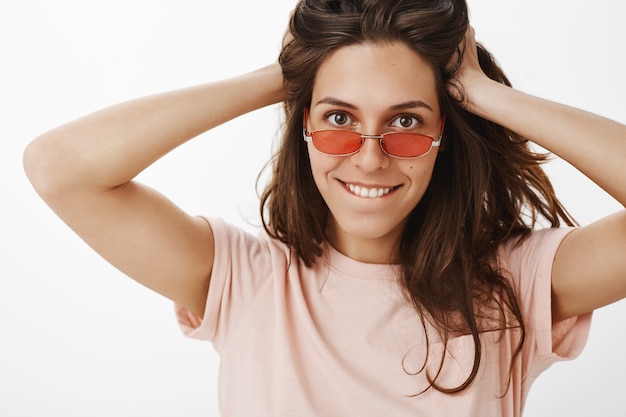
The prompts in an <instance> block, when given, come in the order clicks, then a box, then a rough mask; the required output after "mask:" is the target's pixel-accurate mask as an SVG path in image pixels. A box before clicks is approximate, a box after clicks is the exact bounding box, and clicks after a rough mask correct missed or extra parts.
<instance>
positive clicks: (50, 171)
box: [22, 134, 63, 201]
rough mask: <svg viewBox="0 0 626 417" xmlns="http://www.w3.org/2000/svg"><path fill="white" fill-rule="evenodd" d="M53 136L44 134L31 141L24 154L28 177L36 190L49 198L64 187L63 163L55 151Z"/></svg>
mask: <svg viewBox="0 0 626 417" xmlns="http://www.w3.org/2000/svg"><path fill="white" fill-rule="evenodd" d="M50 139H51V138H50V137H48V136H47V134H44V135H42V136H40V137H38V138H36V139H34V140H33V141H32V142H30V143H29V144H28V145H27V146H26V149H25V150H24V153H23V155H22V164H23V167H24V172H25V173H26V177H27V178H28V180H29V181H30V183H31V184H32V186H33V188H34V189H35V191H36V192H37V193H38V194H39V195H40V196H41V197H42V198H43V199H44V200H46V201H47V200H48V199H49V198H51V197H52V196H54V195H55V194H57V192H58V190H59V189H61V188H63V181H62V178H63V177H62V175H60V171H62V164H61V163H60V161H59V155H58V154H57V152H55V151H54V146H52V144H51V143H50V142H52V141H51V140H50Z"/></svg>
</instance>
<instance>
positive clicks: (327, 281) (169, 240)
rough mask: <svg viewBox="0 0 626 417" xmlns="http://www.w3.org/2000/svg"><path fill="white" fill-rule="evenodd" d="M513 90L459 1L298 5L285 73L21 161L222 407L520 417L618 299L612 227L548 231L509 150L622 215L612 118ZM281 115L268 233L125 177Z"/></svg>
mask: <svg viewBox="0 0 626 417" xmlns="http://www.w3.org/2000/svg"><path fill="white" fill-rule="evenodd" d="M507 84H508V82H507V80H506V77H505V76H504V75H503V74H502V72H501V71H500V69H499V68H498V67H497V65H496V64H495V63H494V61H493V60H492V58H491V57H490V55H489V54H488V53H487V52H486V51H485V50H484V49H483V48H482V47H477V46H476V44H475V41H474V36H473V31H472V29H471V27H470V26H469V23H468V17H467V8H466V5H465V3H464V2H463V1H458V0H456V1H450V0H447V1H446V0H440V1H416V0H412V1H410V0H397V1H374V0H369V1H367V0H362V1H356V0H353V1H341V2H339V1H320V0H308V1H300V2H299V3H298V5H297V6H296V8H295V11H294V14H293V16H292V20H291V23H290V31H289V34H288V36H287V37H286V40H285V44H284V47H283V51H282V53H281V56H280V59H279V64H272V65H270V66H267V67H265V68H262V69H259V70H257V71H254V72H252V73H249V74H246V75H243V76H240V77H237V78H233V79H229V80H225V81H221V82H217V83H211V84H207V85H202V86H198V87H194V88H189V89H185V90H180V91H174V92H171V93H167V94H162V95H158V96H153V97H148V98H144V99H139V100H136V101H133V102H129V103H124V104H121V105H118V106H114V107H112V108H109V109H105V110H103V111H100V112H98V113H95V114H93V115H90V116H87V117H85V118H83V119H80V120H78V121H76V122H73V123H70V124H68V125H66V126H62V127H60V128H58V129H56V130H54V131H51V132H49V133H47V134H44V135H43V136H41V137H40V138H38V139H37V140H35V141H34V142H33V143H32V144H31V145H30V146H29V148H28V149H27V151H26V153H25V166H26V170H27V173H28V175H29V178H30V179H31V181H32V182H33V184H34V186H35V188H36V189H37V190H38V192H39V193H40V194H41V195H42V197H43V198H44V199H45V200H46V201H47V202H48V204H50V206H51V207H52V208H53V209H54V210H55V211H56V212H57V213H58V214H59V215H60V216H61V217H62V218H63V219H64V220H65V221H66V222H67V223H68V225H69V226H70V227H71V228H72V229H74V230H75V231H76V232H77V233H78V234H79V235H80V236H81V237H82V238H83V239H84V240H85V241H86V242H87V243H88V244H90V245H91V246H92V247H93V248H94V249H95V250H97V251H98V252H99V253H100V254H101V255H102V256H104V257H105V258H106V259H108V260H109V261H110V262H111V263H112V264H114V265H115V266H117V267H118V268H119V269H121V270H122V271H124V272H125V273H126V274H128V275H129V276H131V277H132V278H134V279H136V280H137V281H139V282H141V283H143V284H144V285H146V286H148V287H149V288H152V289H153V290H155V291H157V292H159V293H161V294H163V295H164V296H166V297H168V298H170V299H171V300H173V301H174V302H176V303H177V306H178V310H177V312H178V317H179V320H180V322H181V325H182V326H183V328H184V330H185V331H186V332H187V334H189V335H190V336H193V337H199V338H204V339H208V340H211V341H212V342H213V343H214V345H215V347H216V349H217V350H218V351H219V353H220V355H221V364H222V365H221V371H220V402H221V409H222V412H223V413H224V415H246V416H251V415H299V416H307V415H325V416H326V415H338V416H340V415H341V416H343V415H357V414H358V415H399V416H402V415H407V416H408V415H441V416H448V415H455V416H459V415H460V416H462V415H467V416H476V415H481V416H483V415H502V416H515V415H520V414H521V412H522V409H523V404H524V400H525V398H526V394H527V392H528V389H529V388H530V385H531V383H532V381H533V380H534V378H535V377H536V376H537V375H538V374H539V373H540V372H541V371H543V370H544V369H545V368H547V367H548V366H549V365H550V364H551V363H553V362H554V361H556V360H559V359H562V358H568V357H574V356H576V355H577V354H578V353H579V352H580V350H581V349H582V346H583V344H584V342H585V339H586V333H587V330H588V325H589V320H590V313H591V312H592V311H593V310H594V309H596V308H598V307H600V306H603V305H606V304H609V303H611V302H613V301H616V300H618V299H621V298H623V297H625V296H626V261H624V259H623V256H621V254H622V252H623V249H624V247H625V240H626V233H624V231H625V229H626V215H625V214H624V212H620V213H618V214H616V215H614V216H611V217H608V218H606V219H603V220H601V221H599V222H597V223H595V224H592V225H589V226H586V227H581V228H573V227H563V228H559V226H560V225H561V223H564V224H565V225H566V226H573V225H574V222H573V220H572V219H570V217H569V216H568V215H567V212H566V211H565V210H564V209H563V207H562V206H561V204H560V203H559V202H558V200H557V199H556V197H555V195H554V192H553V191H552V188H551V185H550V182H549V180H548V179H547V178H546V176H545V175H544V174H543V171H542V170H541V167H540V163H541V162H542V161H543V157H542V156H539V155H535V154H533V153H532V152H530V151H529V148H528V142H527V141H526V138H527V139H530V140H532V141H533V142H535V143H537V144H539V145H540V146H542V147H544V148H546V149H548V150H549V151H551V152H553V153H555V154H557V155H558V156H560V157H562V158H564V159H566V160H567V161H569V162H570V163H572V164H573V165H574V166H576V167H577V168H578V169H580V170H581V171H582V172H584V173H585V174H586V175H587V176H588V177H590V178H591V179H593V180H594V181H595V182H596V183H597V184H599V185H600V186H601V187H603V188H604V189H605V190H606V191H607V192H609V193H610V194H611V195H612V196H613V197H615V198H616V199H617V200H618V201H620V202H621V203H622V204H624V202H626V174H624V173H623V172H622V171H623V170H622V169H621V167H622V166H623V165H624V163H625V162H626V152H625V150H624V149H625V147H626V145H625V144H626V139H625V138H626V127H624V126H622V125H619V124H617V123H615V122H611V121H609V120H606V119H603V118H600V117H598V116H594V115H591V114H588V113H585V112H582V111H579V110H575V109H571V108H568V107H565V106H562V105H559V104H555V103H551V102H547V101H544V100H541V99H538V98H535V97H531V96H528V95H526V94H523V93H521V92H518V91H515V90H513V89H511V88H510V87H509V86H508V85H507ZM281 101H284V103H285V113H286V128H285V134H284V138H283V141H282V143H281V147H280V149H279V150H278V153H277V155H276V158H275V160H274V165H273V177H272V180H271V182H270V184H269V185H268V187H267V188H266V190H265V192H264V194H263V196H262V210H263V213H264V214H265V226H266V227H265V228H266V230H265V232H266V233H263V234H261V235H260V236H258V237H253V236H250V235H248V234H246V233H244V232H242V231H240V230H237V229H236V228H233V227H231V226H228V225H226V224H225V223H224V222H222V221H220V220H219V219H213V218H209V219H204V218H198V217H192V216H189V215H187V214H186V213H184V212H182V211H181V210H180V209H179V208H177V207H176V206H175V205H174V204H173V203H171V202H170V201H168V200H167V199H166V198H164V197H163V196H161V195H159V194H158V193H156V192H154V191H152V190H150V189H148V188H146V187H144V186H142V185H140V184H138V183H136V182H134V181H133V178H134V177H135V176H136V175H137V174H138V173H139V172H141V171H142V170H143V169H144V168H146V167H147V166H149V165H150V164H151V163H153V162H154V161H155V160H157V159H158V158H160V157H161V156H163V155H165V154H166V153H167V152H169V151H170V150H172V149H173V148H175V147H177V146H179V145H181V144H182V143H184V142H186V141H187V140H190V139H191V138H193V137H195V136H197V135H198V134H200V133H202V132H204V131H206V130H208V129H211V128H213V127H215V126H217V125H219V124H221V123H224V122H226V121H228V120H231V119H233V118H235V117H237V116H239V115H242V114H245V113H247V112H249V111H252V110H255V109H258V108H261V107H263V106H266V105H269V104H273V103H277V102H281ZM546 221H547V223H548V224H549V225H550V226H551V227H550V228H547V229H544V230H541V231H533V228H534V226H535V224H536V223H538V222H546ZM138 249H141V250H138ZM155 259H156V261H155Z"/></svg>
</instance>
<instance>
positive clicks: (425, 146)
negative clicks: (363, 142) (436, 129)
mask: <svg viewBox="0 0 626 417" xmlns="http://www.w3.org/2000/svg"><path fill="white" fill-rule="evenodd" d="M431 145H432V138H430V137H428V136H422V135H404V134H402V133H394V134H389V135H385V137H384V138H383V141H382V146H383V149H384V150H385V152H387V153H388V154H389V155H393V156H399V157H400V158H416V157H418V156H422V155H425V154H426V153H428V151H429V150H430V147H431Z"/></svg>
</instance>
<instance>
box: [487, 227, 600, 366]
mask: <svg viewBox="0 0 626 417" xmlns="http://www.w3.org/2000/svg"><path fill="white" fill-rule="evenodd" d="M572 230H574V228H558V229H557V228H552V229H544V230H539V231H533V232H532V233H531V235H530V236H529V237H527V238H525V239H524V240H522V241H521V242H520V241H512V242H508V243H507V244H505V245H504V246H503V248H501V251H500V252H499V255H500V256H499V258H500V262H501V266H503V267H504V269H506V270H508V272H509V273H510V274H511V279H512V280H513V286H514V289H515V291H516V295H517V297H518V302H519V304H520V308H521V310H522V314H523V316H522V317H523V318H524V322H525V325H526V331H527V340H526V342H525V344H524V349H523V352H522V360H523V369H524V375H525V376H526V377H535V376H537V375H539V374H540V373H541V372H543V371H544V370H545V369H547V368H548V367H549V366H550V365H552V364H553V363H555V362H558V361H562V360H570V359H574V358H576V357H577V356H578V355H579V354H580V353H581V352H582V350H583V348H584V346H585V344H586V342H587V337H588V335H589V328H590V325H591V314H585V315H581V316H578V317H573V318H571V319H568V320H564V321H562V322H559V323H556V324H552V265H553V263H554V257H555V255H556V252H557V250H558V248H559V246H560V244H561V242H562V241H563V239H564V238H565V237H566V236H567V235H568V234H569V233H570V232H571V231H572Z"/></svg>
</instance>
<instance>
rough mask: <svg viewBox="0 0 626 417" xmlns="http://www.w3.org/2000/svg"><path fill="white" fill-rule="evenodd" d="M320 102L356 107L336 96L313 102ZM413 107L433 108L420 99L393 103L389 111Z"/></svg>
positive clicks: (317, 104)
mask: <svg viewBox="0 0 626 417" xmlns="http://www.w3.org/2000/svg"><path fill="white" fill-rule="evenodd" d="M320 104H330V105H332V106H340V107H345V108H348V109H356V108H357V107H356V106H355V105H354V104H350V103H348V102H345V101H343V100H339V99H338V98H334V97H324V98H323V99H321V100H320V101H318V102H317V103H315V105H316V106H319V105H320ZM414 108H424V109H428V110H430V111H433V108H432V107H430V106H429V105H428V104H426V103H425V102H423V101H422V100H410V101H406V102H404V103H400V104H395V105H393V106H391V107H389V110H390V111H396V110H403V109H414Z"/></svg>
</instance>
